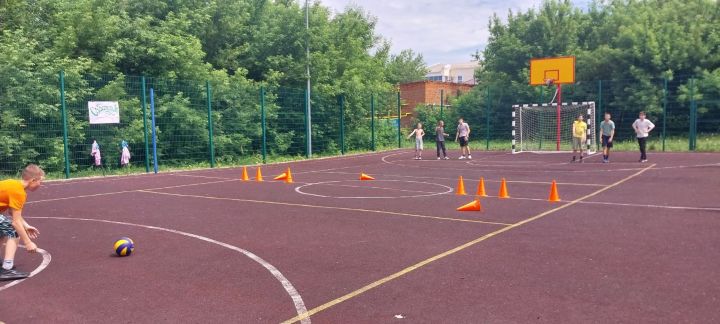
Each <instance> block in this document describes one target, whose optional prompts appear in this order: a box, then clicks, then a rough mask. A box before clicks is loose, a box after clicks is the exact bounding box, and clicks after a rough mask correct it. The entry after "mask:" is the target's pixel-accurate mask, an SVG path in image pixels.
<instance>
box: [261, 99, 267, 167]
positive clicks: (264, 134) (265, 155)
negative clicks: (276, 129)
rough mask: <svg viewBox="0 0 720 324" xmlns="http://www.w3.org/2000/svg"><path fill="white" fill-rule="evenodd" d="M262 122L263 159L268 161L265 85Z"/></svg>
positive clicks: (262, 100) (262, 101) (265, 161)
mask: <svg viewBox="0 0 720 324" xmlns="http://www.w3.org/2000/svg"><path fill="white" fill-rule="evenodd" d="M260 124H261V128H262V161H263V164H265V163H267V126H266V122H265V87H264V86H262V87H260Z"/></svg>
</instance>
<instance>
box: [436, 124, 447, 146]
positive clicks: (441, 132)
mask: <svg viewBox="0 0 720 324" xmlns="http://www.w3.org/2000/svg"><path fill="white" fill-rule="evenodd" d="M435 140H436V141H438V142H444V141H445V128H444V127H440V126H438V127H435Z"/></svg>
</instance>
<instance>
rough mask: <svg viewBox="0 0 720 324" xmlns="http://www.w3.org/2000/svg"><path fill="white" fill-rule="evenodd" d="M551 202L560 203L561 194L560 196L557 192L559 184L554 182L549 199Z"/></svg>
mask: <svg viewBox="0 0 720 324" xmlns="http://www.w3.org/2000/svg"><path fill="white" fill-rule="evenodd" d="M548 201H549V202H559V201H560V194H558V190H557V182H555V180H553V182H552V185H551V186H550V197H549V198H548Z"/></svg>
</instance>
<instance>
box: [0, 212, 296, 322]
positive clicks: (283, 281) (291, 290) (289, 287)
mask: <svg viewBox="0 0 720 324" xmlns="http://www.w3.org/2000/svg"><path fill="white" fill-rule="evenodd" d="M28 218H32V219H51V220H71V221H86V222H97V223H106V224H115V225H125V226H134V227H140V228H144V229H150V230H158V231H163V232H167V233H171V234H177V235H182V236H185V237H190V238H194V239H197V240H201V241H205V242H207V243H211V244H215V245H218V246H220V247H224V248H226V249H229V250H232V251H235V252H239V253H241V254H243V255H245V256H246V257H248V258H250V259H251V260H253V261H255V262H256V263H258V264H260V265H261V266H262V267H263V268H265V269H266V270H267V271H269V272H270V274H272V276H273V277H274V278H275V279H276V280H277V281H278V282H280V285H282V287H283V289H284V290H285V292H286V293H287V294H288V295H289V296H290V298H291V299H292V301H293V304H294V306H295V310H296V312H297V313H298V314H303V313H305V312H307V308H306V307H305V302H304V301H303V299H302V297H301V296H300V293H298V291H297V289H295V287H294V286H293V284H292V283H291V282H290V280H288V279H287V278H286V277H285V275H283V274H282V273H281V272H280V270H278V269H277V268H276V267H275V266H273V265H272V264H270V263H269V262H267V261H265V260H264V259H263V258H261V257H259V256H258V255H257V254H255V253H253V252H250V251H248V250H245V249H243V248H240V247H237V246H235V245H232V244H229V243H225V242H221V241H218V240H215V239H212V238H209V237H206V236H202V235H197V234H193V233H189V232H184V231H180V230H175V229H171V228H165V227H159V226H153V225H144V224H137V223H130V222H120V221H111V220H106V219H92V218H73V217H53V216H38V217H28ZM0 290H2V288H0ZM306 320H307V321H304V322H301V323H303V324H310V319H309V318H306Z"/></svg>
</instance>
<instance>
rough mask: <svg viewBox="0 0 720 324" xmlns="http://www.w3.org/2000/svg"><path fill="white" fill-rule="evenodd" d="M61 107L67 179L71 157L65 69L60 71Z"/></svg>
mask: <svg viewBox="0 0 720 324" xmlns="http://www.w3.org/2000/svg"><path fill="white" fill-rule="evenodd" d="M60 108H61V112H62V123H63V156H64V157H65V179H67V178H70V158H69V157H68V125H67V111H66V110H65V108H66V107H65V71H60Z"/></svg>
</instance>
